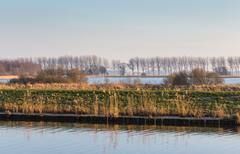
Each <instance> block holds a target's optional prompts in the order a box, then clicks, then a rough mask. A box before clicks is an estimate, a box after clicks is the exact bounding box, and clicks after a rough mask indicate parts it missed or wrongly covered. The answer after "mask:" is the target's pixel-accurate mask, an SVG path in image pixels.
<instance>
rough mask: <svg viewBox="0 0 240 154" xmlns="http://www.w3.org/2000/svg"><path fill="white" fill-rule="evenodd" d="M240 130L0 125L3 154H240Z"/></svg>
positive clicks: (25, 124) (39, 124)
mask: <svg viewBox="0 0 240 154" xmlns="http://www.w3.org/2000/svg"><path fill="white" fill-rule="evenodd" d="M238 131H239V132H240V129H234V130H231V129H225V130H224V129H222V128H197V127H166V126H133V125H131V126H119V125H114V126H108V125H93V124H91V125H90V124H66V123H43V122H0V153H1V154H5V153H6V154H15V153H17V154H28V153H30V154H32V153H34V154H44V153H51V154H65V153H67V154H79V153H80V154H81V153H82V154H95V153H96V154H135V153H136V154H161V153H162V154H203V153H204V154H215V153H216V154H239V153H240V134H239V132H238Z"/></svg>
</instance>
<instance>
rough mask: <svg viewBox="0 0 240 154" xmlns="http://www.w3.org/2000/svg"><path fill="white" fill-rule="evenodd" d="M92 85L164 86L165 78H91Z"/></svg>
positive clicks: (238, 81) (238, 80) (233, 80)
mask: <svg viewBox="0 0 240 154" xmlns="http://www.w3.org/2000/svg"><path fill="white" fill-rule="evenodd" d="M88 82H89V83H90V84H99V83H100V84H101V83H120V82H121V83H134V82H140V83H143V84H163V82H164V78H160V77H159V78H151V77H144V78H141V77H131V78H129V77H89V78H88ZM224 83H225V84H240V78H225V79H224Z"/></svg>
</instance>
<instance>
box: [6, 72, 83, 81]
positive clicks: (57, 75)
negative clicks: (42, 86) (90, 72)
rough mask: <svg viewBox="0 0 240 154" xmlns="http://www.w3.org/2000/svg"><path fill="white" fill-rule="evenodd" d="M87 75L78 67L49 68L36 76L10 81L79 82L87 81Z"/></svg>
mask: <svg viewBox="0 0 240 154" xmlns="http://www.w3.org/2000/svg"><path fill="white" fill-rule="evenodd" d="M86 81H87V79H86V78H85V75H84V74H82V73H81V72H80V71H79V70H78V69H71V70H63V69H47V70H42V71H40V72H39V73H38V74H37V76H36V77H34V78H30V77H24V76H21V77H20V78H19V79H14V80H11V81H10V83H22V84H27V83H79V82H86Z"/></svg>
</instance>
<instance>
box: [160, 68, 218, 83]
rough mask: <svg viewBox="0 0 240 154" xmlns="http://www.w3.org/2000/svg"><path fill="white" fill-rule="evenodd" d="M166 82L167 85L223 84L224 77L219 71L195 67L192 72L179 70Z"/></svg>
mask: <svg viewBox="0 0 240 154" xmlns="http://www.w3.org/2000/svg"><path fill="white" fill-rule="evenodd" d="M164 83H165V84H166V85H174V86H175V85H204V84H222V83H223V79H222V78H221V77H220V75H219V74H218V73H215V72H206V71H205V70H203V69H198V68H197V69H194V70H192V71H191V72H190V73H187V72H184V71H183V72H178V73H174V74H172V75H170V76H169V77H168V78H167V79H166V80H165V81H164Z"/></svg>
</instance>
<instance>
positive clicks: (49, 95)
mask: <svg viewBox="0 0 240 154" xmlns="http://www.w3.org/2000/svg"><path fill="white" fill-rule="evenodd" d="M0 111H1V112H6V113H12V112H20V113H26V114H30V113H62V114H67V113H74V114H88V115H105V116H112V117H118V116H149V117H154V116H162V115H168V116H188V117H206V116H208V117H221V118H231V117H236V118H239V119H240V116H239V113H240V91H198V90H189V89H188V90H184V89H174V90H169V89H168V90H166V89H158V90H153V89H99V90H94V89H91V90H84V89H80V90H79V89H73V90H69V89H64V90H60V89H57V88H56V89H47V88H46V89H43V88H42V89H41V88H39V89H31V88H26V87H25V88H16V89H11V88H10V89H7V88H2V89H0Z"/></svg>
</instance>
